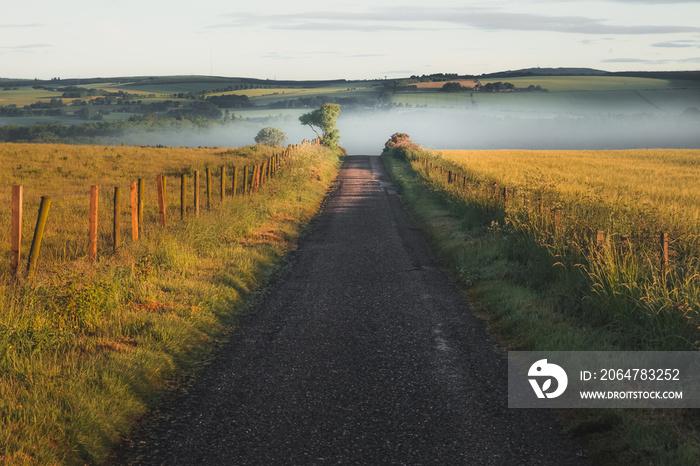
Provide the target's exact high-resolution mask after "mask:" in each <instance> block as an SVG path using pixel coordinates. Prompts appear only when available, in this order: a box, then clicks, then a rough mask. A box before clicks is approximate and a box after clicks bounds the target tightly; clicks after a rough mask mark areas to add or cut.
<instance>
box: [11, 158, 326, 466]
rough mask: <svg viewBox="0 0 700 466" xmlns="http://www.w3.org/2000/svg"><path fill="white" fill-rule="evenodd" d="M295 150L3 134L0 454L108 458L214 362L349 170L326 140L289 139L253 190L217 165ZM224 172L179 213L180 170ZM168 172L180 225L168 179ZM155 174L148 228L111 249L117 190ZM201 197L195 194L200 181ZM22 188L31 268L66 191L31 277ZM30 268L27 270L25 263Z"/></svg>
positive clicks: (77, 460)
mask: <svg viewBox="0 0 700 466" xmlns="http://www.w3.org/2000/svg"><path fill="white" fill-rule="evenodd" d="M281 151H282V148H270V147H263V146H254V147H247V148H240V149H185V148H179V149H178V148H142V147H123V146H73V145H58V144H0V164H1V166H2V167H3V170H2V171H0V180H1V181H0V189H2V193H1V195H0V261H2V264H1V265H0V464H101V463H103V462H104V461H105V460H106V458H107V456H108V455H109V453H110V451H111V448H112V447H113V444H114V443H115V442H119V440H120V438H121V437H122V436H124V435H127V434H128V433H129V430H130V428H131V426H132V425H133V424H134V423H135V422H136V421H137V420H138V419H139V418H140V417H141V416H142V415H143V414H144V413H145V412H146V411H147V409H148V408H149V407H151V406H153V405H154V403H156V401H157V400H158V398H159V397H162V396H164V395H166V394H167V393H169V390H171V389H173V388H174V387H176V386H177V385H178V384H179V383H180V382H181V381H182V380H183V379H182V378H183V376H187V375H188V374H192V373H193V372H194V371H195V370H196V368H197V367H199V366H201V363H202V361H203V360H204V359H206V357H207V354H208V352H210V351H212V347H213V346H214V345H215V344H216V342H217V341H219V340H220V339H221V338H225V335H226V334H227V333H229V332H231V331H233V329H234V328H235V325H236V321H237V319H238V316H239V315H240V314H241V313H242V312H244V310H245V308H246V306H248V305H249V304H250V300H251V299H252V296H253V295H254V294H255V292H256V290H258V289H259V288H260V287H261V286H262V285H263V284H264V283H265V282H266V280H267V279H268V278H269V277H270V276H271V274H273V273H274V271H275V270H276V269H277V267H279V264H280V262H281V258H282V257H283V256H284V255H285V254H286V252H288V251H289V250H290V249H291V248H293V247H294V243H295V240H296V238H297V237H298V236H299V234H300V232H301V230H302V228H303V227H304V225H305V224H306V223H307V222H308V221H309V220H310V219H311V218H312V217H313V215H314V214H315V213H316V211H317V210H318V208H319V206H320V205H321V202H322V200H323V198H324V196H325V194H326V190H327V189H328V186H329V185H330V183H331V181H332V179H333V177H334V175H335V173H336V171H337V166H338V154H337V153H336V152H332V151H330V150H328V149H327V148H325V147H322V146H320V145H308V144H306V145H303V146H300V147H295V148H292V149H291V151H290V153H289V155H287V156H285V157H284V158H283V161H282V167H281V169H280V171H279V173H277V174H276V175H275V176H274V177H273V178H272V179H271V180H270V181H269V182H268V183H266V184H264V185H263V186H262V187H261V188H260V189H259V190H258V191H257V192H256V193H255V194H253V195H251V196H245V197H244V196H241V195H240V194H239V195H238V196H236V197H235V198H234V197H233V196H231V193H230V192H229V193H228V197H227V198H226V200H225V201H224V202H222V201H221V200H220V195H219V194H220V190H219V173H220V172H219V169H220V167H221V166H226V167H227V168H228V169H229V170H228V175H227V177H228V178H229V180H228V181H227V189H230V187H231V178H230V176H231V173H232V170H230V168H232V167H233V166H243V165H247V166H250V165H252V164H254V163H257V162H259V161H261V160H266V159H268V158H269V157H270V156H271V155H273V153H279V152H281ZM207 167H211V168H212V172H213V185H214V189H213V205H212V208H211V210H209V209H207V208H206V198H205V196H204V193H205V191H204V189H205V188H204V186H205V181H204V179H203V178H202V179H201V196H202V197H201V202H200V205H201V213H200V216H199V217H195V216H194V215H193V214H192V213H191V211H190V213H188V215H187V217H186V218H185V219H184V220H181V219H180V210H179V202H180V193H179V187H180V182H179V175H180V174H182V173H190V174H191V173H192V171H193V170H200V171H201V172H202V174H203V173H204V170H205V169H206V168H207ZM157 174H164V175H167V176H168V184H167V186H168V194H167V201H168V205H169V211H168V223H167V226H166V227H165V228H163V227H161V226H160V225H159V223H158V222H157V212H158V210H157V207H156V194H155V180H156V175H157ZM139 177H142V178H144V179H145V180H147V183H146V198H145V208H144V211H145V214H144V220H145V222H144V223H145V225H144V227H143V236H142V237H141V238H139V239H138V241H132V239H131V237H130V230H129V228H130V223H129V221H128V215H129V214H128V213H126V212H125V218H124V219H123V222H122V224H123V227H124V231H123V234H122V237H123V240H124V242H123V245H122V247H121V248H120V249H119V251H118V252H117V254H113V253H112V251H111V244H109V241H110V237H111V216H112V212H113V211H112V196H113V187H114V186H121V187H122V191H123V194H122V204H123V210H124V211H129V210H130V209H129V207H128V206H129V195H128V193H129V191H128V189H127V186H128V184H129V182H130V181H134V180H136V179H137V178H139ZM189 183H190V184H189V185H188V186H189V187H190V191H189V193H188V196H189V201H188V204H189V205H190V206H191V205H192V191H191V187H192V179H191V177H190V181H189ZM13 184H21V185H23V186H24V196H25V209H24V221H23V230H24V235H23V236H24V240H23V243H22V251H23V256H22V260H21V262H20V268H21V270H24V269H25V268H26V257H27V255H26V253H27V251H28V248H29V242H30V241H31V236H32V232H33V226H34V223H35V221H36V210H35V208H36V206H37V201H38V198H39V196H41V195H48V196H53V199H54V203H53V204H52V206H51V210H50V212H49V217H48V222H47V227H46V232H45V238H44V243H43V244H42V247H41V253H40V258H39V264H38V266H37V272H36V275H35V277H34V279H33V280H26V279H20V280H19V281H15V280H14V279H12V278H11V277H10V275H9V261H10V252H9V247H10V244H9V236H10V232H9V225H10V224H9V206H10V205H9V199H10V188H11V185H13ZM90 185H99V186H100V204H99V213H98V216H99V222H100V225H101V226H100V229H99V234H98V255H97V260H96V261H95V263H94V264H89V263H88V261H87V257H86V254H87V232H88V219H87V216H86V213H87V206H88V201H87V197H86V195H87V193H88V191H89V187H90ZM22 275H23V274H22Z"/></svg>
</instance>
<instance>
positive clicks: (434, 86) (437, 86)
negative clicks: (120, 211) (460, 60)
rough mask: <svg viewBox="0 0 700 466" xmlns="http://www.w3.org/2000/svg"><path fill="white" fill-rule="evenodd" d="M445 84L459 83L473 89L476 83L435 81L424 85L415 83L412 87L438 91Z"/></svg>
mask: <svg viewBox="0 0 700 466" xmlns="http://www.w3.org/2000/svg"><path fill="white" fill-rule="evenodd" d="M447 83H459V84H461V85H462V87H474V86H476V81H473V80H471V79H466V80H465V79H456V80H453V81H435V82H425V83H415V84H412V86H416V87H417V88H418V89H440V88H441V87H442V86H444V85H445V84H447Z"/></svg>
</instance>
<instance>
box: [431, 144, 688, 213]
mask: <svg viewBox="0 0 700 466" xmlns="http://www.w3.org/2000/svg"><path fill="white" fill-rule="evenodd" d="M441 153H442V154H443V157H444V158H445V160H449V161H451V162H455V163H457V164H460V165H462V166H464V167H465V168H468V169H469V170H472V171H474V172H477V173H478V174H480V175H481V176H484V177H486V178H491V179H494V180H498V181H499V182H500V183H501V184H503V185H511V186H525V185H526V184H527V183H528V182H529V181H531V180H532V179H533V178H542V177H545V178H546V179H548V180H549V181H550V182H552V183H554V185H555V186H556V189H557V190H559V191H561V192H563V193H570V194H576V195H596V196H599V197H602V198H604V199H607V200H608V201H610V202H614V203H623V204H626V205H635V206H642V207H643V206H645V205H646V206H650V207H653V208H656V209H659V210H662V211H664V212H666V213H669V214H672V215H674V216H678V217H680V218H685V219H688V220H689V221H697V220H698V219H700V185H698V183H697V180H698V179H700V150H698V149H639V150H600V151H585V150H582V151H556V150H548V151H527V150H491V151H489V150H479V151H469V150H444V151H441Z"/></svg>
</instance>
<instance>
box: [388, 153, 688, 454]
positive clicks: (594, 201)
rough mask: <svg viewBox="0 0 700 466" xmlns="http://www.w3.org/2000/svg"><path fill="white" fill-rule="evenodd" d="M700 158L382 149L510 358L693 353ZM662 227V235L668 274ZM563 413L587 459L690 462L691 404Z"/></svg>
mask: <svg viewBox="0 0 700 466" xmlns="http://www.w3.org/2000/svg"><path fill="white" fill-rule="evenodd" d="M699 156H700V151H697V150H664V149H659V150H638V151H599V152H596V151H512V150H504V151H428V150H425V149H423V148H420V147H418V146H411V145H408V146H405V147H403V148H399V149H394V150H392V151H387V152H385V153H384V157H385V160H386V162H387V165H388V167H389V169H390V171H391V173H392V176H394V178H395V180H396V181H397V183H398V184H399V185H400V186H401V188H402V191H403V193H404V196H405V199H406V201H407V203H408V204H409V206H410V208H411V210H412V212H413V213H414V215H415V217H416V219H417V221H418V223H419V225H420V226H421V228H422V229H423V230H424V231H425V232H426V234H427V236H428V239H429V241H430V242H431V243H432V246H433V248H434V249H435V250H436V251H437V253H438V255H439V256H440V257H441V258H442V259H443V260H444V262H445V263H446V264H447V265H448V266H449V268H450V270H451V271H452V273H453V276H454V278H455V280H456V282H457V283H458V285H459V286H460V287H461V289H462V290H463V292H464V293H465V294H466V296H467V297H468V299H469V301H470V303H471V304H472V308H473V309H474V310H475V311H476V312H477V313H478V314H479V315H481V316H482V318H483V319H484V320H485V321H486V322H487V324H488V326H489V329H490V331H491V333H492V334H493V335H494V336H495V337H496V338H497V339H498V340H499V342H500V343H501V344H502V345H503V346H504V347H505V348H507V349H509V350H543V351H547V350H560V351H594V350H599V351H619V350H646V351H664V350H676V351H697V350H698V347H699V345H700V331H699V330H698V328H699V326H700V317H699V315H698V313H699V312H700V307H699V303H700V278H699V277H700V262H699V260H698V257H700V241H699V240H698V239H699V238H700V236H698V233H700V228H699V227H700V224H699V222H698V212H699V210H698V207H700V196H699V194H700V192H698V190H697V189H696V188H695V187H694V186H693V185H692V183H689V181H691V180H692V179H693V177H695V179H697V175H698V166H697V160H698V157H699ZM426 164H429V165H426ZM448 177H449V181H448ZM504 187H505V188H508V190H507V196H508V197H507V198H504V191H503V188H504ZM598 230H602V231H603V232H604V233H603V235H604V236H603V238H602V242H601V243H598V235H597V232H598ZM662 231H666V232H668V234H669V263H668V264H667V266H666V268H665V269H664V268H662V266H661V246H660V241H659V233H660V232H662ZM559 416H560V419H561V421H562V423H563V425H564V426H565V428H566V429H567V430H568V431H569V432H570V434H571V435H572V436H574V437H575V438H577V439H578V440H579V441H581V442H582V443H583V444H584V448H585V449H586V452H587V455H589V456H590V457H591V458H592V459H593V461H594V463H595V464H606V465H608V464H609V465H617V464H697V463H698V461H700V442H699V441H698V438H700V437H699V436H698V433H699V432H700V418H698V416H697V414H696V413H695V410H653V411H650V410H610V409H608V410H590V409H588V410H566V411H563V412H560V413H559Z"/></svg>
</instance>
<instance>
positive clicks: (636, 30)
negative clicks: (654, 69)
mask: <svg viewBox="0 0 700 466" xmlns="http://www.w3.org/2000/svg"><path fill="white" fill-rule="evenodd" d="M229 17H231V20H230V21H228V22H223V23H218V24H213V25H210V26H207V29H219V28H244V27H274V28H276V29H291V30H324V31H325V30H332V31H339V30H345V31H364V32H372V31H377V32H384V31H416V30H437V29H444V27H445V26H446V25H447V26H451V27H453V28H460V29H461V28H477V29H484V30H492V31H502V30H510V31H546V32H559V33H576V34H608V35H640V34H669V33H693V32H695V33H697V32H700V27H695V26H672V25H671V26H658V25H651V24H646V25H634V26H622V25H613V24H607V23H606V22H605V21H604V20H601V19H594V18H588V17H585V16H549V15H540V14H531V13H509V12H505V11H502V10H496V9H492V8H476V7H469V8H442V9H437V8H425V7H417V8H411V9H408V8H407V9H404V10H401V11H395V10H389V9H385V8H379V9H376V10H373V11H367V12H339V11H321V12H309V13H296V14H287V15H285V14H252V13H246V14H236V15H229Z"/></svg>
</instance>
